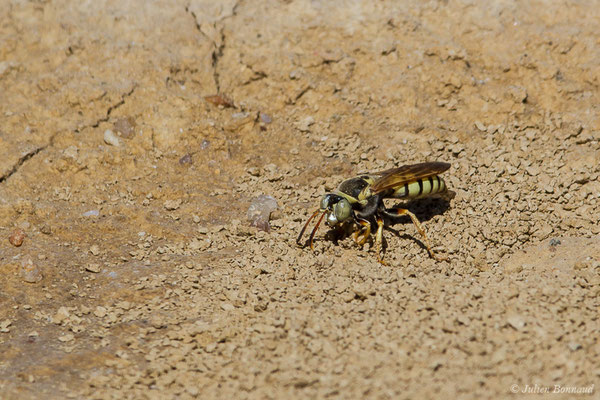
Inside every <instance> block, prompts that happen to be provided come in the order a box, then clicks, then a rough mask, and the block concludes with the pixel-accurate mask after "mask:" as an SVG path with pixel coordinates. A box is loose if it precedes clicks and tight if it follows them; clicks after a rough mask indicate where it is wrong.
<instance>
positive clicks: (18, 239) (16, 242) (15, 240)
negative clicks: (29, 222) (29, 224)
mask: <svg viewBox="0 0 600 400" xmlns="http://www.w3.org/2000/svg"><path fill="white" fill-rule="evenodd" d="M24 239H25V232H23V230H22V229H20V228H17V229H15V230H14V231H13V232H12V233H11V234H10V236H9V237H8V241H9V242H10V244H12V245H13V246H15V247H19V246H20V245H22V244H23V240H24Z"/></svg>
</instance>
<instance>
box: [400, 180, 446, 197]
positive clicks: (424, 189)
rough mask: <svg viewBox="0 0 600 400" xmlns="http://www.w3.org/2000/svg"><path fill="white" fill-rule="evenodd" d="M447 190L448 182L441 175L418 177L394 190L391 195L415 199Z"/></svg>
mask: <svg viewBox="0 0 600 400" xmlns="http://www.w3.org/2000/svg"><path fill="white" fill-rule="evenodd" d="M446 190H447V188H446V183H445V182H444V180H443V179H442V178H441V177H440V176H439V175H434V176H430V177H428V178H423V179H417V180H416V181H413V182H409V183H405V184H404V185H403V186H399V187H398V188H396V189H395V190H394V192H393V193H392V194H391V196H390V197H393V198H397V199H402V198H410V199H415V198H418V197H425V196H429V195H432V194H436V193H443V192H445V191H446Z"/></svg>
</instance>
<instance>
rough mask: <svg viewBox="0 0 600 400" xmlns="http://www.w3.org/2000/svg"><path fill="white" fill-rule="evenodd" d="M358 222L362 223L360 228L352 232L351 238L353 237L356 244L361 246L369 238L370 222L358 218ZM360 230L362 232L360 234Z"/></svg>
mask: <svg viewBox="0 0 600 400" xmlns="http://www.w3.org/2000/svg"><path fill="white" fill-rule="evenodd" d="M358 223H359V224H361V225H362V228H361V229H359V230H358V231H356V232H354V234H353V235H352V238H353V239H354V241H355V242H356V244H358V245H359V246H362V245H364V244H365V243H366V242H367V239H369V236H370V235H371V223H370V222H369V221H366V220H364V219H358ZM362 232H364V233H363V234H362V236H361V233H362Z"/></svg>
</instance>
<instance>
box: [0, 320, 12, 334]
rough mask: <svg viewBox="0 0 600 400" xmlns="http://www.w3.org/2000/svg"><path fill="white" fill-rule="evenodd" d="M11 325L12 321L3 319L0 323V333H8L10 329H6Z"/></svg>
mask: <svg viewBox="0 0 600 400" xmlns="http://www.w3.org/2000/svg"><path fill="white" fill-rule="evenodd" d="M11 325H12V321H11V320H10V319H5V320H4V321H0V332H2V333H7V332H10V329H8V327H9V326H11Z"/></svg>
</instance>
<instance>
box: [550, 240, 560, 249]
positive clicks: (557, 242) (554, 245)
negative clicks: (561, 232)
mask: <svg viewBox="0 0 600 400" xmlns="http://www.w3.org/2000/svg"><path fill="white" fill-rule="evenodd" d="M559 244H560V240H559V239H556V238H552V239H550V246H551V247H556V246H558V245H559Z"/></svg>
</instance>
